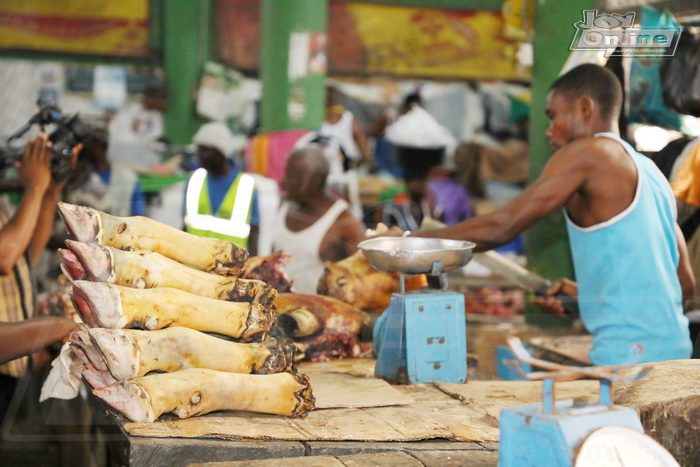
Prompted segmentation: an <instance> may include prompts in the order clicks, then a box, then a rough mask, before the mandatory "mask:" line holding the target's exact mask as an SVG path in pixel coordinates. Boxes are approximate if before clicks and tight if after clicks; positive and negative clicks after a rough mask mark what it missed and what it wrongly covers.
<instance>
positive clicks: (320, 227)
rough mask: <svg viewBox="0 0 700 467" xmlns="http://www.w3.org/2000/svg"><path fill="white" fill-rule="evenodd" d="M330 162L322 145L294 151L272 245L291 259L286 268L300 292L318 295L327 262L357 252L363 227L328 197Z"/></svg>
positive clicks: (341, 204)
mask: <svg viewBox="0 0 700 467" xmlns="http://www.w3.org/2000/svg"><path fill="white" fill-rule="evenodd" d="M328 170H329V168H328V160H327V159H326V158H325V156H324V155H323V150H322V149H321V147H320V146H317V145H311V146H308V147H306V148H303V149H298V150H296V151H294V152H292V153H291V154H290V155H289V158H288V159H287V166H286V168H285V174H284V177H283V178H282V181H281V188H282V191H283V192H284V201H283V202H282V205H281V207H280V210H279V212H278V215H277V219H276V221H275V228H274V230H273V231H274V234H273V235H274V238H273V246H274V249H275V250H284V251H285V252H287V253H289V254H290V255H291V256H292V259H291V260H290V262H289V264H288V265H287V267H286V271H287V274H289V276H290V277H291V278H292V279H293V281H294V285H293V286H294V290H295V291H296V292H297V293H310V294H315V293H316V287H317V285H318V280H319V279H320V278H321V275H322V274H323V266H324V262H326V261H331V262H334V261H340V260H341V259H344V258H347V257H348V256H350V255H351V254H353V253H354V252H355V251H357V244H358V243H359V242H360V241H361V240H362V238H363V235H364V230H365V228H364V226H363V225H362V223H361V222H360V221H359V220H358V219H356V218H355V217H354V216H353V215H352V214H351V213H350V211H349V210H348V207H349V206H348V203H346V202H345V201H343V200H341V199H335V198H332V197H331V196H329V194H328V193H327V192H326V189H325V185H326V177H327V176H328Z"/></svg>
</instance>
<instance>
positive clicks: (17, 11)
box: [0, 0, 149, 56]
mask: <svg viewBox="0 0 700 467" xmlns="http://www.w3.org/2000/svg"><path fill="white" fill-rule="evenodd" d="M148 2H149V0H120V1H118V2H113V1H110V0H63V1H60V2H47V1H45V0H22V1H10V0H0V47H1V48H3V49H10V50H35V51H41V52H63V53H77V54H91V55H118V56H144V55H146V54H147V53H148V50H149V23H148V14H149V10H148Z"/></svg>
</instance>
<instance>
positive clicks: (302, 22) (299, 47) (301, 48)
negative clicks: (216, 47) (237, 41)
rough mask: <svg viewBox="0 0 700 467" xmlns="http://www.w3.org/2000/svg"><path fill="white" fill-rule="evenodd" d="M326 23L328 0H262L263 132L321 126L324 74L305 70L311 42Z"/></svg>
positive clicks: (261, 69) (323, 71)
mask: <svg viewBox="0 0 700 467" xmlns="http://www.w3.org/2000/svg"><path fill="white" fill-rule="evenodd" d="M327 22H328V0H262V20H261V41H262V47H261V53H262V56H261V60H260V77H261V80H262V109H261V123H262V131H263V132H268V131H279V130H290V129H297V128H298V129H309V130H311V129H314V128H317V127H319V126H320V125H321V122H323V118H324V113H325V95H326V93H325V83H326V72H325V70H319V69H317V68H313V67H311V68H309V58H310V56H309V48H310V45H309V42H314V40H315V39H314V38H315V37H316V38H317V37H318V33H322V34H324V36H325V32H326V24H327ZM314 33H316V34H314ZM292 38H294V39H293V40H292ZM290 43H292V46H291V47H290ZM290 56H291V57H292V66H291V67H290V63H289V62H290ZM295 58H296V59H295ZM290 75H291V76H290Z"/></svg>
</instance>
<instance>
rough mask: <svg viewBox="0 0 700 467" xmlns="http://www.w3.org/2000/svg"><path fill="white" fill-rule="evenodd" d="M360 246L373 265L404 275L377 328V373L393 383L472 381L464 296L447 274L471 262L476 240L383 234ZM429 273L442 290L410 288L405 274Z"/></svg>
mask: <svg viewBox="0 0 700 467" xmlns="http://www.w3.org/2000/svg"><path fill="white" fill-rule="evenodd" d="M358 247H359V248H360V249H361V250H362V252H363V253H364V254H365V256H366V257H367V260H368V261H369V263H370V264H371V265H372V266H373V267H374V268H375V269H377V270H379V271H382V272H386V273H399V282H400V290H399V292H398V293H394V294H393V295H392V296H391V302H390V303H389V307H388V308H387V309H386V310H385V311H384V313H382V315H381V316H380V318H379V319H378V320H377V323H376V324H375V327H374V335H373V344H374V352H375V353H376V355H377V364H376V366H375V370H374V375H375V376H377V377H380V378H383V379H385V380H387V381H389V382H390V383H393V384H407V383H414V384H415V383H431V382H434V381H442V382H446V383H463V382H465V381H466V379H467V331H466V319H465V315H464V295H462V294H460V293H456V292H448V291H447V272H449V271H451V270H453V269H457V268H459V267H462V266H464V265H466V264H467V263H468V262H469V260H470V259H471V257H472V251H473V250H474V247H475V244H474V243H471V242H464V241H458V240H443V239H435V238H419V237H379V238H374V239H370V240H365V241H364V242H361V243H360V244H359V245H358ZM407 274H428V275H431V276H434V277H436V278H437V279H438V280H439V288H438V289H427V288H423V289H421V290H418V291H413V292H406V289H405V275H407Z"/></svg>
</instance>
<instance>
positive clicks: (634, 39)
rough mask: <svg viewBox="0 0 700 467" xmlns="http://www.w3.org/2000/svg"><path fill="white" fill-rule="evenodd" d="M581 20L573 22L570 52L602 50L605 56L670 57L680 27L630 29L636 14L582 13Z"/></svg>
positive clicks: (595, 11)
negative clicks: (573, 30) (573, 29)
mask: <svg viewBox="0 0 700 467" xmlns="http://www.w3.org/2000/svg"><path fill="white" fill-rule="evenodd" d="M582 13H583V21H577V22H575V23H574V28H575V29H576V32H575V33H574V38H573V40H572V41H571V47H569V50H605V51H606V53H605V56H606V57H609V56H635V57H673V56H675V54H676V47H677V46H678V40H679V39H680V36H681V31H682V29H683V28H681V27H674V26H669V27H633V26H634V18H635V16H636V15H635V13H634V12H632V11H631V12H629V13H625V14H624V15H620V14H617V13H612V14H598V10H583V12H582Z"/></svg>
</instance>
